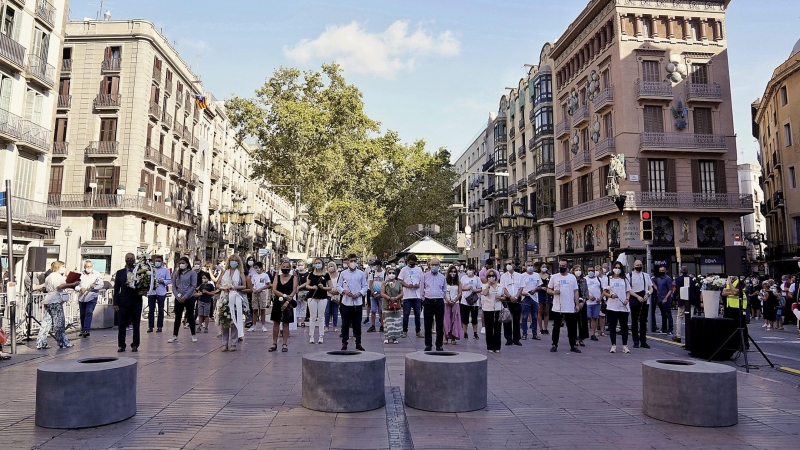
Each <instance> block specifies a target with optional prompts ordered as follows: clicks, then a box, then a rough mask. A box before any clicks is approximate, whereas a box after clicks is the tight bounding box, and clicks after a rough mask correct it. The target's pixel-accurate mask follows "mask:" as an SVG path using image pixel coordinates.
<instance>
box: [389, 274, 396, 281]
mask: <svg viewBox="0 0 800 450" xmlns="http://www.w3.org/2000/svg"><path fill="white" fill-rule="evenodd" d="M396 276H397V275H395V274H393V273H390V274H389V279H390V280H394V279H395V277H396Z"/></svg>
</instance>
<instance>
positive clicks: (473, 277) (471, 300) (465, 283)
mask: <svg viewBox="0 0 800 450" xmlns="http://www.w3.org/2000/svg"><path fill="white" fill-rule="evenodd" d="M484 275H485V273H484ZM460 283H461V304H460V305H459V307H460V308H461V311H460V315H461V327H462V329H463V331H464V339H467V338H468V337H469V332H468V331H467V327H468V326H469V323H470V317H471V318H472V320H471V322H472V337H474V338H475V339H478V314H480V308H481V300H480V297H481V296H480V293H481V290H483V283H482V282H481V279H480V277H479V276H478V275H477V274H476V273H475V264H467V272H466V274H464V276H462V277H461V281H460ZM472 294H476V295H472ZM470 296H471V297H470Z"/></svg>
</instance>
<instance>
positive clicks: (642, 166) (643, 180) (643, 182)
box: [639, 158, 650, 192]
mask: <svg viewBox="0 0 800 450" xmlns="http://www.w3.org/2000/svg"><path fill="white" fill-rule="evenodd" d="M648 170H649V166H648V164H647V158H639V185H640V186H641V189H642V192H650V183H649V182H648V180H647V175H648Z"/></svg>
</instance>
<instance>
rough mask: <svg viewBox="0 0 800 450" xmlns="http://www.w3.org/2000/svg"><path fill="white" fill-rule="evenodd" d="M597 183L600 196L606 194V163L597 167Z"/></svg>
mask: <svg viewBox="0 0 800 450" xmlns="http://www.w3.org/2000/svg"><path fill="white" fill-rule="evenodd" d="M597 174H598V180H597V182H598V184H599V185H600V197H605V196H607V195H608V165H605V166H601V167H600V168H599V169H597Z"/></svg>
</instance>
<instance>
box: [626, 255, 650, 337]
mask: <svg viewBox="0 0 800 450" xmlns="http://www.w3.org/2000/svg"><path fill="white" fill-rule="evenodd" d="M643 269H644V265H643V263H642V260H641V259H637V260H635V261H633V272H631V273H629V274H628V284H629V285H630V286H631V296H630V315H631V335H632V337H633V348H640V347H641V348H650V345H649V344H648V343H647V311H648V308H647V301H648V299H649V298H650V295H651V293H652V292H653V282H652V280H651V279H650V276H649V275H647V274H646V273H644V270H643Z"/></svg>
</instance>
